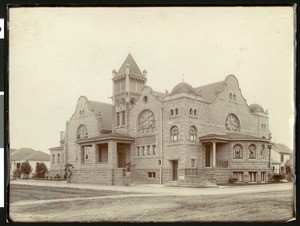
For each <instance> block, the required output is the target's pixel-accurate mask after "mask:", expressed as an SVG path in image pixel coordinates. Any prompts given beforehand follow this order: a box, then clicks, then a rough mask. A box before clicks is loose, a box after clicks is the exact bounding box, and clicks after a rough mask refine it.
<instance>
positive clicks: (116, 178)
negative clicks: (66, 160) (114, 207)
mask: <svg viewBox="0 0 300 226" xmlns="http://www.w3.org/2000/svg"><path fill="white" fill-rule="evenodd" d="M125 177H126V174H125V170H124V169H101V170H97V169H90V170H88V169H85V170H82V169H80V170H73V171H72V175H71V178H70V183H78V184H101V185H117V186H123V185H124V184H125Z"/></svg>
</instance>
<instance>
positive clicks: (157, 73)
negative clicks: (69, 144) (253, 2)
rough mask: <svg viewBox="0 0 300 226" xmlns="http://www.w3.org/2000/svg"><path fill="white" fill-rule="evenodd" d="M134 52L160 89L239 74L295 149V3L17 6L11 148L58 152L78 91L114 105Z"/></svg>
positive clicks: (12, 29) (12, 20)
mask: <svg viewBox="0 0 300 226" xmlns="http://www.w3.org/2000/svg"><path fill="white" fill-rule="evenodd" d="M129 52H130V53H131V54H132V56H133V57H134V59H135V61H136V62H137V64H138V66H139V67H140V69H141V71H143V70H144V69H146V70H147V71H148V75H147V76H148V83H147V85H149V86H151V87H152V88H153V89H154V90H156V91H161V92H164V91H165V90H168V91H169V92H170V91H171V90H172V88H173V87H174V86H175V85H176V84H178V83H179V82H181V80H182V74H184V76H183V77H184V81H185V82H187V83H189V84H191V85H192V86H193V87H197V86H201V85H205V84H209V83H214V82H218V81H222V80H224V79H225V77H226V76H227V75H229V74H234V75H235V76H236V77H237V79H238V80H239V85H240V88H241V91H242V93H243V96H244V97H245V99H246V100H247V104H248V105H250V104H252V103H254V102H255V103H258V104H260V105H261V106H262V107H263V108H264V109H268V112H269V128H270V130H271V132H272V135H273V141H275V142H278V143H284V144H286V145H287V146H288V147H290V148H293V140H294V135H293V132H294V131H293V130H294V112H295V109H294V18H293V8H292V7H190V8H189V7H177V8H169V7H167V8H159V7H152V8H151V7H149V8H147V7H143V8H139V7H136V8H117V7H114V8H104V7H103V8H94V7H93V8H69V7H68V8H63V7H53V8H40V7H35V8H11V9H10V11H9V89H10V90H9V123H10V128H9V129H10V148H22V147H27V148H33V149H35V150H40V151H44V152H46V153H49V148H51V147H55V146H59V139H60V135H59V132H60V131H63V130H64V129H65V124H66V121H67V120H69V119H70V117H71V115H72V114H73V113H74V111H75V107H76V103H77V100H78V98H79V97H80V96H81V95H84V96H86V97H88V99H90V100H95V101H100V102H106V103H111V99H110V98H109V97H110V96H112V80H111V79H112V71H113V69H116V70H118V69H119V67H120V66H121V64H122V63H123V61H124V60H125V58H126V56H127V55H128V53H129Z"/></svg>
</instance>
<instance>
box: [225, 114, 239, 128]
mask: <svg viewBox="0 0 300 226" xmlns="http://www.w3.org/2000/svg"><path fill="white" fill-rule="evenodd" d="M225 129H226V130H228V131H233V132H240V131H241V126H240V120H239V119H238V117H237V116H236V115H235V114H229V115H228V116H227V117H226V119H225Z"/></svg>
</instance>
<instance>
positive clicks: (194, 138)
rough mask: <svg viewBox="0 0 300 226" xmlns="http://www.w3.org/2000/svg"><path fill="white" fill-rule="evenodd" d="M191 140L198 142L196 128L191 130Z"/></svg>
mask: <svg viewBox="0 0 300 226" xmlns="http://www.w3.org/2000/svg"><path fill="white" fill-rule="evenodd" d="M189 140H190V141H191V142H196V128H195V127H194V126H191V127H190V130H189Z"/></svg>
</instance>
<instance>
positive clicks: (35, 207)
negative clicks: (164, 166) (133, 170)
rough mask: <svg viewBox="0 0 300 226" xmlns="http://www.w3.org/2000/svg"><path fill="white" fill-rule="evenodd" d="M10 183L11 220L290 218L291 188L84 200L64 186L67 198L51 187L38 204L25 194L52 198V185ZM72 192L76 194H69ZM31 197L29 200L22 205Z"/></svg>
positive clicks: (86, 191) (75, 190)
mask: <svg viewBox="0 0 300 226" xmlns="http://www.w3.org/2000/svg"><path fill="white" fill-rule="evenodd" d="M13 186H14V187H12V188H13V190H18V189H19V190H22V191H24V193H23V195H22V197H23V198H21V199H23V200H21V199H20V198H19V199H18V198H16V197H15V198H14V200H18V201H16V202H12V203H11V205H10V218H11V219H12V220H14V221H30V222H38V221H56V222H58V221H78V222H82V221H83V222H86V221H134V222H145V221H286V220H288V219H290V218H292V217H293V194H292V190H284V191H280V190H277V191H268V192H255V193H236V194H226V193H225V194H219V193H216V194H215V195H212V194H209V195H207V194H204V195H203V194H202V195H201V194H198V195H194V194H191V195H187V194H185V195H182V196H180V195H176V194H169V195H168V194H162V193H160V194H158V193H157V194H153V193H152V194H145V195H143V194H134V193H127V195H126V194H124V193H123V194H117V193H113V192H112V193H111V195H112V196H113V197H112V198H110V196H109V194H110V192H109V191H106V192H103V191H99V192H100V193H97V191H94V193H93V197H97V198H93V197H91V196H89V197H86V198H87V199H84V197H82V194H85V193H88V190H80V191H79V190H78V189H72V188H69V189H70V191H69V190H68V189H65V191H64V192H65V193H66V191H69V192H67V193H71V194H72V197H65V195H64V193H61V195H60V196H59V195H58V194H59V191H58V190H57V189H56V190H55V191H54V192H55V194H56V195H58V198H57V199H54V200H56V201H55V202H51V199H50V200H49V199H48V200H49V201H48V202H46V203H45V202H44V203H43V202H41V201H39V200H40V199H39V198H35V199H32V198H30V196H27V198H25V197H26V194H30V193H31V192H32V191H36V197H39V194H40V195H41V194H42V195H43V196H47V195H49V196H50V197H52V196H53V194H52V193H51V192H52V191H51V189H49V188H48V189H45V187H35V186H28V187H27V188H26V189H24V187H23V188H22V187H18V186H21V185H13ZM249 187H251V186H249ZM145 190H147V189H145ZM221 190H222V189H221ZM236 190H237V191H238V190H239V189H238V188H237V189H236ZM250 190H251V189H250ZM76 192H78V197H74V196H76V195H75V194H76ZM101 192H102V193H101ZM24 194H25V195H24ZM17 196H18V195H17ZM80 197H81V198H80ZM105 197H106V198H105ZM78 198H80V199H78ZM82 198H83V199H82ZM30 200H31V203H30V202H29V204H26V203H25V204H24V202H26V201H27V202H28V201H30ZM22 201H23V204H22ZM34 201H37V202H35V203H34ZM32 202H33V203H32ZM18 203H19V204H20V203H21V205H18Z"/></svg>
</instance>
